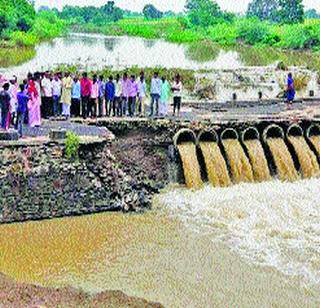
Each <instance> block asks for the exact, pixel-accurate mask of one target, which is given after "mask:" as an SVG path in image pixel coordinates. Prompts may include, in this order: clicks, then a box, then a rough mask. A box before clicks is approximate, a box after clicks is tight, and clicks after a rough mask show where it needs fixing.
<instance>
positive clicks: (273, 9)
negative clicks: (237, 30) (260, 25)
mask: <svg viewBox="0 0 320 308" xmlns="http://www.w3.org/2000/svg"><path fill="white" fill-rule="evenodd" d="M279 8H280V7H279V0H253V1H252V2H251V3H249V6H248V11H247V15H248V17H258V18H259V19H260V20H269V21H272V22H278V21H279V16H278V10H279Z"/></svg>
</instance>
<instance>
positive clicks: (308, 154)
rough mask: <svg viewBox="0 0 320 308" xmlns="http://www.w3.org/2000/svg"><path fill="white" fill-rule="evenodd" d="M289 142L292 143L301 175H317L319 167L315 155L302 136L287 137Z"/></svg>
mask: <svg viewBox="0 0 320 308" xmlns="http://www.w3.org/2000/svg"><path fill="white" fill-rule="evenodd" d="M288 140H289V142H290V143H291V144H292V145H293V147H294V150H295V152H296V154H297V156H298V159H299V163H300V168H301V172H302V176H303V177H304V178H311V177H315V176H319V174H320V168H319V164H318V161H317V157H316V155H315V154H314V153H313V152H312V150H311V149H310V147H309V145H308V144H307V142H306V140H305V138H304V137H289V138H288Z"/></svg>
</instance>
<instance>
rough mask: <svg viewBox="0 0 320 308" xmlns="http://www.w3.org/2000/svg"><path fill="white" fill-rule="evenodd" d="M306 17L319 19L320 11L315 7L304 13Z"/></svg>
mask: <svg viewBox="0 0 320 308" xmlns="http://www.w3.org/2000/svg"><path fill="white" fill-rule="evenodd" d="M304 16H305V18H310V19H319V18H320V13H318V12H317V11H316V10H315V9H311V10H308V11H306V12H305V13H304Z"/></svg>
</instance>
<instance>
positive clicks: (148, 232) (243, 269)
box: [0, 180, 320, 307]
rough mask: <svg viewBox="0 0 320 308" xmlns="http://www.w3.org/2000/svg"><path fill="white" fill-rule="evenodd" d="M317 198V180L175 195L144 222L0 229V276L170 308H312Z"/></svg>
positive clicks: (317, 258)
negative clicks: (115, 293)
mask: <svg viewBox="0 0 320 308" xmlns="http://www.w3.org/2000/svg"><path fill="white" fill-rule="evenodd" d="M319 193H320V181H319V180H306V181H299V182H296V183H280V182H277V181H271V182H268V183H262V184H241V185H236V186H233V187H229V188H219V189H214V188H211V187H208V186H206V187H204V188H203V189H202V190H201V191H199V192H191V191H188V190H186V189H185V188H181V187H172V188H169V189H168V190H167V191H165V192H163V193H162V194H161V195H160V196H157V197H156V198H155V200H154V209H153V210H152V211H150V212H147V213H145V214H143V215H123V214H114V213H111V214H109V213H106V214H99V215H91V216H85V217H77V218H64V219H55V220H51V221H41V222H30V223H24V224H11V225H2V226H0V272H3V273H5V274H7V275H9V276H11V277H13V278H14V279H16V280H18V281H23V282H29V283H36V284H40V285H44V286H55V287H59V286H65V285H71V286H73V287H76V288H82V289H84V290H86V291H89V292H98V291H101V290H110V289H120V290H122V291H124V292H125V293H127V294H129V295H135V296H139V297H143V298H146V299H148V300H152V301H159V302H161V303H162V304H164V305H165V306H167V307H212V306H215V307H231V306H240V307H271V306H273V307H289V306H290V307H302V306H307V307H318V306H319V305H320V286H319V284H320V252H319V247H320V245H319V244H320V223H319V222H320V202H319Z"/></svg>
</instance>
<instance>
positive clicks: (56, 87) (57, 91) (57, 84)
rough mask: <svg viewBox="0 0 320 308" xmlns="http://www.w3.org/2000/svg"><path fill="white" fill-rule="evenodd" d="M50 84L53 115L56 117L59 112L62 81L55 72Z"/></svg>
mask: <svg viewBox="0 0 320 308" xmlns="http://www.w3.org/2000/svg"><path fill="white" fill-rule="evenodd" d="M51 84H52V98H53V115H54V116H55V117H56V116H58V115H59V114H60V106H59V105H60V104H59V103H60V98H61V89H62V83H61V80H60V79H59V76H58V75H57V74H55V75H54V78H53V80H52V82H51Z"/></svg>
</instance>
